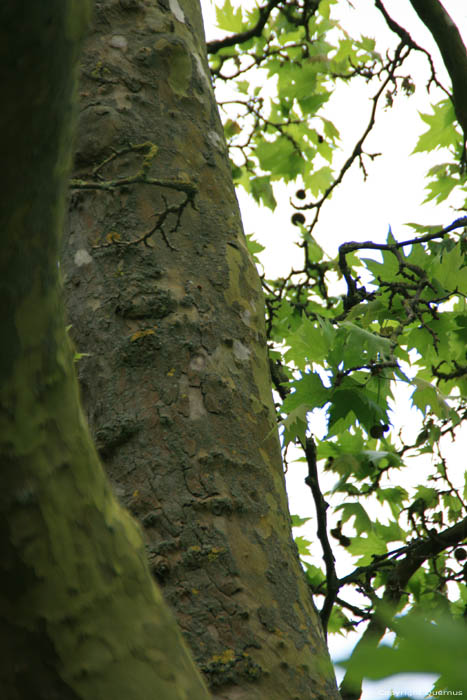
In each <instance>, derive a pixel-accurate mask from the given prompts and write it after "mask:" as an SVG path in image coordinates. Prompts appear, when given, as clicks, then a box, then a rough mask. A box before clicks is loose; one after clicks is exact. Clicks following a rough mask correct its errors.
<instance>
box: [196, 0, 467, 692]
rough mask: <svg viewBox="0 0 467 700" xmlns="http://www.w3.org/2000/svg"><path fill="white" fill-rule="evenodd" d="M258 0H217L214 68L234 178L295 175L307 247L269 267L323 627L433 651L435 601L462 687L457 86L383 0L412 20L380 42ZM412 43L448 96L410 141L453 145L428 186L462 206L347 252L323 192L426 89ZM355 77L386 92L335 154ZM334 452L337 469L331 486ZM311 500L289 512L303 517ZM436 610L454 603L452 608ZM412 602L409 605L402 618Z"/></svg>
mask: <svg viewBox="0 0 467 700" xmlns="http://www.w3.org/2000/svg"><path fill="white" fill-rule="evenodd" d="M436 1H437V0H435V2H436ZM246 5H247V3H246V2H243V3H241V5H240V6H239V5H235V4H233V3H232V1H231V0H224V2H223V4H222V5H220V6H219V7H218V8H217V22H218V26H219V27H220V28H221V29H222V30H225V31H226V32H228V33H229V34H228V35H227V37H226V38H225V39H223V40H222V39H221V40H218V41H213V42H210V43H209V44H208V50H209V52H210V60H211V67H212V73H213V78H214V82H215V84H216V86H217V87H218V88H219V87H222V86H223V85H224V84H228V86H229V91H230V95H231V96H229V98H228V99H224V98H221V99H220V100H219V102H220V108H221V112H222V113H223V115H224V127H225V135H226V138H227V142H228V144H229V148H230V153H231V159H232V171H233V175H234V180H235V182H236V184H237V185H239V186H242V187H243V188H244V189H245V190H246V191H247V192H248V193H250V194H251V195H252V197H253V198H254V199H255V200H256V201H257V202H258V203H260V204H262V205H264V206H267V207H270V208H271V209H274V208H275V207H276V206H278V203H277V201H276V196H275V192H274V183H275V182H276V181H280V182H285V183H294V186H295V196H294V197H293V198H292V200H291V203H290V204H287V206H292V207H293V210H294V211H293V215H292V224H294V225H295V226H296V227H297V228H298V230H299V232H300V242H299V246H300V248H301V251H302V261H303V263H302V265H301V267H300V269H292V270H290V273H289V274H288V275H287V276H286V277H283V278H281V279H267V278H266V277H265V276H264V275H263V277H262V281H263V286H264V290H265V295H266V306H267V329H268V339H269V344H270V361H271V374H272V378H273V382H274V386H275V389H276V392H277V401H278V404H277V409H278V420H279V421H280V424H281V426H282V428H283V430H282V435H283V444H284V450H285V453H286V452H287V448H288V446H289V445H291V444H293V445H295V446H297V447H298V448H299V449H300V450H301V453H302V457H301V459H303V460H304V461H306V463H307V465H308V472H309V473H308V477H307V479H306V482H307V484H308V486H309V487H310V489H311V492H312V494H313V498H314V502H315V506H316V512H315V514H314V516H313V518H314V520H315V522H316V523H317V529H318V536H319V539H320V543H321V546H322V550H323V566H322V567H319V566H316V565H314V564H310V563H309V560H308V559H307V555H308V554H309V553H310V547H311V543H310V542H309V541H307V540H306V539H305V538H304V537H300V536H299V537H297V539H296V541H297V545H298V548H299V551H300V554H301V555H302V556H303V557H305V559H304V560H303V565H304V568H305V571H306V575H307V578H308V581H309V584H310V586H311V588H312V589H313V591H314V593H315V594H316V595H317V596H318V597H321V600H322V601H323V604H322V608H321V617H322V621H323V625H324V626H325V628H327V629H328V630H329V631H331V632H345V631H346V630H353V629H359V630H366V631H365V632H364V633H363V638H362V644H365V645H366V646H365V650H366V651H365V654H366V659H367V661H368V658H369V657H368V645H370V646H371V647H372V648H373V650H374V651H373V652H372V653H374V654H375V655H376V656H375V659H376V660H378V664H379V665H378V664H377V666H376V667H377V668H378V671H377V672H378V673H380V676H381V675H384V674H385V673H386V672H388V673H389V672H391V673H394V672H395V671H396V670H398V669H399V670H425V666H426V664H425V665H424V664H423V663H421V662H420V655H419V654H418V655H417V653H416V652H415V651H414V650H415V649H416V647H417V644H418V643H419V642H420V638H422V637H423V634H424V632H423V630H424V629H426V628H425V627H420V624H419V623H418V619H419V617H421V618H423V620H424V621H425V622H424V623H423V624H430V625H432V627H430V630H431V631H433V629H436V630H439V632H436V634H433V635H432V636H433V649H431V648H430V655H431V656H430V658H431V661H433V659H434V658H435V657H436V658H437V661H436V663H435V662H434V661H433V663H434V665H432V666H431V669H432V670H433V669H436V670H437V671H438V672H439V673H440V674H444V675H442V677H441V679H440V681H439V686H438V687H439V688H447V689H451V690H459V688H460V687H461V686H460V683H461V682H463V683H464V685H465V680H464V681H462V679H460V678H459V673H457V672H454V671H453V664H452V663H451V664H450V665H449V664H448V663H447V655H446V653H444V654H442V653H440V650H444V651H445V649H446V639H445V637H446V634H447V631H446V630H448V631H449V630H451V628H450V625H451V624H452V622H451V620H452V619H454V620H456V619H462V618H465V617H466V615H467V563H466V562H467V551H466V549H465V548H464V546H462V545H463V544H464V543H465V540H466V537H467V476H465V475H464V474H461V472H462V465H459V464H451V463H449V460H447V459H446V458H445V456H444V455H443V445H445V444H446V439H447V438H448V437H451V438H452V439H453V440H455V439H456V435H458V433H459V430H460V428H461V427H462V424H463V423H464V422H465V420H466V419H467V401H466V397H467V354H466V347H467V305H466V299H467V267H466V265H467V238H466V231H467V217H465V216H463V215H462V210H463V211H465V210H466V209H467V200H466V199H465V194H462V192H463V191H464V190H465V184H466V179H467V175H466V167H465V166H466V162H465V160H466V159H465V134H464V133H463V132H462V128H461V126H460V125H459V124H458V122H457V121H456V110H455V105H456V94H455V93H454V91H450V88H449V87H445V86H443V85H442V84H441V82H440V80H439V79H438V76H437V73H436V71H435V64H434V60H433V59H432V57H431V56H430V54H429V53H428V52H427V51H426V50H425V49H423V48H422V47H420V46H419V45H418V44H417V43H416V42H415V41H414V40H413V39H412V37H411V36H410V35H409V34H408V33H407V32H406V30H405V29H404V28H402V27H400V26H399V25H398V24H397V23H396V22H395V21H394V20H393V19H392V18H391V17H390V16H389V14H388V13H387V11H386V9H385V8H384V6H383V4H382V3H381V2H380V1H379V0H375V5H376V7H377V8H378V10H380V11H381V12H382V14H383V16H384V18H385V20H386V22H387V24H388V26H389V27H390V29H391V30H392V31H393V32H394V35H395V37H396V38H397V43H396V44H395V46H394V47H393V48H389V49H387V48H386V47H384V49H382V50H378V47H377V44H376V41H375V39H374V38H371V37H364V36H360V37H352V36H350V34H349V32H348V31H346V30H345V28H344V27H343V26H341V24H340V22H339V8H338V6H337V5H338V3H337V2H336V0H321V1H319V0H289V1H287V2H284V1H283V0H269V1H268V2H265V3H263V4H262V5H260V6H258V5H253V4H250V5H249V6H248V7H246ZM440 48H441V47H440ZM413 52H422V53H423V54H424V56H425V57H426V60H427V62H428V66H429V70H430V74H431V77H430V83H429V86H428V87H434V88H435V90H434V92H435V93H436V95H437V96H438V98H437V101H436V103H435V104H433V107H432V112H431V113H429V114H422V115H421V118H422V120H423V122H424V128H425V130H424V131H423V133H422V134H421V135H420V137H419V139H418V142H417V143H416V145H415V148H414V152H432V151H434V150H436V149H439V161H440V162H439V163H437V164H436V165H435V166H433V167H431V169H430V170H429V171H428V173H427V200H428V201H429V200H433V201H435V202H437V203H439V202H442V201H444V200H448V201H450V198H451V197H452V196H455V197H457V200H459V193H461V196H462V202H463V204H461V211H460V212H458V213H457V214H456V217H457V218H455V217H453V218H455V221H454V222H453V223H452V224H451V225H449V226H447V227H443V226H441V225H436V223H435V222H433V225H432V226H430V227H426V226H421V225H418V224H416V223H412V224H410V227H411V230H412V233H411V235H410V236H408V237H406V238H405V239H400V237H399V236H398V237H397V238H396V237H395V236H394V235H393V233H392V232H391V230H390V231H389V233H388V236H387V240H386V241H385V242H384V243H375V242H373V241H367V242H362V243H356V242H342V243H341V245H340V246H339V252H338V255H337V256H336V257H334V258H332V257H330V256H328V255H327V254H326V252H325V251H324V250H323V248H322V247H321V246H320V245H319V244H318V243H317V241H316V238H315V236H314V233H316V231H315V229H316V227H317V226H318V223H319V221H318V219H319V215H320V212H321V210H322V208H323V206H325V205H327V203H328V202H329V200H330V199H331V196H332V193H333V191H334V190H335V188H336V187H339V186H340V185H341V183H343V181H344V180H345V178H346V174H347V172H348V171H349V170H350V168H351V167H352V166H354V165H358V166H359V167H360V168H361V170H362V175H363V177H364V178H365V179H366V177H367V176H368V175H369V174H371V161H372V160H373V159H374V157H375V155H376V154H371V153H366V152H365V141H366V139H367V137H368V136H369V134H370V133H371V132H372V130H373V128H374V125H375V123H376V121H377V118H378V114H379V113H380V111H381V108H383V107H384V108H389V109H390V108H392V107H393V106H394V105H397V100H398V99H399V98H400V95H405V96H409V97H410V95H412V94H413V92H414V90H415V87H416V85H415V82H414V80H413V78H412V76H411V75H410V74H409V73H408V69H407V67H406V66H407V60H408V57H409V56H410V54H411V53H413ZM465 77H466V79H467V76H465ZM349 81H364V82H365V83H366V84H367V85H368V86H369V89H370V90H373V93H372V101H371V105H372V107H371V111H370V115H369V118H368V121H367V123H366V124H365V125H364V127H363V128H362V133H361V136H360V138H359V139H358V141H357V142H356V143H355V144H353V146H352V148H351V150H350V152H349V154H348V155H347V156H346V157H345V158H344V160H343V164H342V165H340V166H339V167H336V165H335V163H336V162H337V161H339V157H340V160H341V162H342V148H343V146H342V145H341V143H340V138H339V129H338V125H337V124H335V123H334V122H333V121H332V120H331V119H330V118H329V116H328V115H327V113H326V102H327V101H328V100H329V98H330V96H331V94H332V92H333V91H334V90H336V89H339V85H340V84H341V83H342V82H345V83H348V82H349ZM265 86H266V87H265ZM271 86H273V88H272V87H271ZM417 87H418V86H417ZM451 93H452V94H451ZM219 94H222V95H225V90H224V89H222V90H221V89H219ZM345 148H346V146H345ZM279 206H284V203H283V202H280V203H279ZM330 206H332V204H331V205H330ZM250 247H251V251H252V253H253V254H254V255H256V254H258V253H259V252H260V251H261V246H260V245H259V244H258V243H256V242H255V241H254V240H250ZM401 392H402V393H401ZM401 396H410V398H411V404H412V407H413V410H414V411H415V412H416V413H418V416H419V423H420V428H419V431H418V435H417V436H416V438H415V439H414V440H413V442H412V443H410V444H409V443H407V442H406V441H405V440H404V439H403V436H402V434H397V431H395V430H394V429H392V423H394V420H395V419H394V416H395V414H397V412H398V406H397V402H398V400H400V397H401ZM316 411H319V412H324V413H325V415H326V419H327V433H326V434H325V435H324V436H321V437H319V438H318V437H317V436H313V435H312V433H311V431H310V418H311V417H312V415H313V414H314V413H315V412H316ZM414 457H419V458H420V459H418V460H416V461H415V460H414V459H413V458H414ZM414 464H416V470H417V473H416V475H415V476H414V467H413V465H414ZM323 470H324V471H326V472H328V473H330V474H333V475H334V486H333V488H332V492H330V493H326V494H323V492H322V491H321V488H320V473H321V474H322V472H323ZM408 473H410V478H407V474H408ZM411 482H413V486H409V485H408V484H409V483H411ZM402 484H404V485H402ZM375 504H376V505H375ZM376 506H379V507H380V510H379V511H378V510H376V511H375V507H376ZM375 512H379V513H380V514H379V515H377V516H375ZM306 520H307V519H301V518H298V517H294V524H295V525H296V526H300V525H302V524H303V523H304V522H305V521H306ZM329 522H331V523H332V526H330V525H329ZM330 536H331V537H332V539H331V537H330ZM331 542H334V543H335V544H331ZM339 547H342V548H344V549H345V550H346V552H347V553H349V554H350V555H351V556H352V558H353V561H354V568H353V570H352V571H351V572H350V573H349V574H347V575H346V576H344V577H342V578H338V576H337V573H336V566H335V560H336V558H338V557H339V553H338V551H336V548H337V549H338V548H339ZM352 589H353V590H354V591H357V592H358V594H359V597H358V600H359V601H361V602H359V603H355V595H354V594H352V593H350V594H349V591H351V590H352ZM440 615H441V616H445V617H447V618H448V620H449V621H448V622H440V621H439V620H440V617H439V616H440ZM407 616H409V617H407ZM411 616H416V622H414V623H413V624H411V625H407V624H405V625H404V624H403V623H402V624H401V622H400V620H399V621H398V618H401V617H402V618H407V619H409V618H410V619H412V617H411ZM444 619H445V618H444V617H443V620H444ZM433 624H434V625H435V626H434V627H433ZM388 629H391V630H393V631H394V632H395V640H396V641H395V645H394V649H393V650H392V651H389V652H388V653H389V656H390V655H391V654H392V653H394V655H395V656H394V658H393V657H392V656H391V658H390V660H388V659H389V657H388V658H386V657H384V658H383V656H384V654H386V651H384V649H383V650H381V649H376V645H377V643H378V641H379V640H380V639H381V638H382V636H383V635H384V633H385V631H386V630H388ZM411 635H412V637H411ZM461 637H462V639H463V640H464V642H463V643H464V644H465V632H464V631H463V630H462V631H459V630H458V629H457V628H456V631H455V632H452V635H451V640H452V639H454V640H455V642H456V644H460V643H461ZM369 640H370V641H369ZM407 640H408V641H409V646H408V647H407ZM410 642H412V643H411V644H410ZM437 645H438V646H437ZM451 647H452V643H450V644H449V645H448V648H451ZM359 648H360V651H359V649H358V648H357V650H356V653H355V654H354V657H355V661H354V670H353V671H349V673H348V674H347V676H346V679H345V680H344V684H343V687H342V688H343V690H342V692H343V696H344V697H346V698H351V697H359V692H358V687H359V684H360V683H361V679H362V676H363V675H364V674H365V673H367V671H368V669H367V668H366V669H365V668H364V664H361V663H360V665H359V662H358V658H361V654H362V652H361V645H359ZM407 649H412V652H413V653H412V652H410V653H409V652H408V651H407ZM359 654H360V657H359ZM432 657H433V658H432ZM454 657H455V655H454V656H453V655H452V654H450V658H451V659H452V658H454ZM456 658H457V657H456ZM401 659H405V661H404V663H403V664H402V663H401ZM443 659H444V660H443ZM380 662H381V663H380ZM398 664H399V665H398ZM462 687H463V686H462Z"/></svg>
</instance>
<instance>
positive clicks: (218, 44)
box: [206, 0, 282, 54]
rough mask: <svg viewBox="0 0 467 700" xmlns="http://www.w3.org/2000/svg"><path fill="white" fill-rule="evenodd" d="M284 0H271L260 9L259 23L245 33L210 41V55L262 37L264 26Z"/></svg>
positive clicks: (208, 44) (208, 46) (207, 45)
mask: <svg viewBox="0 0 467 700" xmlns="http://www.w3.org/2000/svg"><path fill="white" fill-rule="evenodd" d="M281 2H282V0H270V1H269V2H268V3H267V4H266V5H263V7H260V8H259V11H258V14H259V17H258V21H257V22H256V24H255V26H254V27H252V28H251V29H246V30H245V31H244V32H239V33H238V34H231V35H230V36H226V37H225V38H224V39H217V40H215V41H208V42H207V44H206V48H207V51H208V54H215V53H217V52H218V51H220V50H221V49H225V48H226V47H228V46H235V44H243V43H244V42H245V41H248V40H249V39H252V38H253V37H255V36H260V35H261V32H262V31H263V29H264V25H265V24H266V22H267V21H268V19H269V15H270V14H271V12H272V11H273V10H274V8H275V7H277V5H279V4H280V3H281Z"/></svg>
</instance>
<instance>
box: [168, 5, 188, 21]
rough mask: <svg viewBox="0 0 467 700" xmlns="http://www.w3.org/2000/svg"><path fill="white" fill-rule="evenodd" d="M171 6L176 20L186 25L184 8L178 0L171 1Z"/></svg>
mask: <svg viewBox="0 0 467 700" xmlns="http://www.w3.org/2000/svg"><path fill="white" fill-rule="evenodd" d="M169 5H170V9H171V11H172V13H173V14H174V16H175V18H176V19H178V21H179V22H183V23H185V15H184V14H183V10H182V8H181V7H180V5H179V4H178V0H169Z"/></svg>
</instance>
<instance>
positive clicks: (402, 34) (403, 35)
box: [375, 0, 452, 99]
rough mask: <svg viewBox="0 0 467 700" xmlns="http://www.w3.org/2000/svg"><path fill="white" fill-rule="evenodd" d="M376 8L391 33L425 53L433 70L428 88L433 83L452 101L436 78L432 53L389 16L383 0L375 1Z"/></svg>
mask: <svg viewBox="0 0 467 700" xmlns="http://www.w3.org/2000/svg"><path fill="white" fill-rule="evenodd" d="M375 7H376V8H377V9H378V10H379V11H380V12H381V14H382V15H383V17H384V19H385V20H386V24H387V25H388V27H389V29H391V31H393V32H394V33H395V34H397V36H398V37H399V38H400V39H401V41H402V42H403V43H404V44H406V45H407V46H409V47H410V48H411V49H414V51H421V52H422V53H424V54H425V56H426V57H427V59H428V63H429V64H430V69H431V78H430V80H429V82H428V88H429V86H430V84H431V82H432V81H433V82H434V83H435V84H436V85H437V86H438V87H439V88H440V89H441V90H443V92H445V93H446V95H447V96H448V97H449V99H452V95H451V94H450V93H449V92H448V91H447V90H446V88H445V87H444V85H442V84H441V83H440V82H439V80H438V78H437V77H436V71H435V67H434V64H433V59H432V57H431V54H430V52H429V51H427V50H426V49H424V48H423V47H422V46H420V45H419V44H417V42H415V41H414V40H413V39H412V37H411V36H410V34H409V32H408V31H407V30H406V29H404V27H401V25H400V24H398V23H397V22H396V21H395V20H394V19H393V18H392V17H391V16H390V15H389V13H388V11H387V10H386V8H385V7H384V5H383V3H382V2H381V0H375Z"/></svg>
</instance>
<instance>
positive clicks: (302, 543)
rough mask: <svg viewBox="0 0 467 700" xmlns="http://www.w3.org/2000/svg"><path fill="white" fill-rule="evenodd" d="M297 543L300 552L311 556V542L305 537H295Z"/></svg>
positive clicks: (304, 555)
mask: <svg viewBox="0 0 467 700" xmlns="http://www.w3.org/2000/svg"><path fill="white" fill-rule="evenodd" d="M295 544H296V545H297V549H298V553H299V554H300V556H302V557H307V556H310V551H309V548H310V547H311V542H310V541H309V540H307V539H305V538H304V537H300V536H298V537H295Z"/></svg>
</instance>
